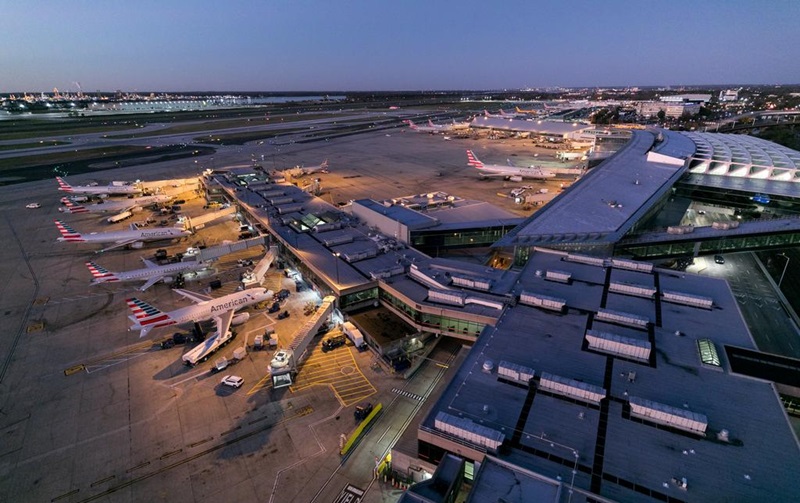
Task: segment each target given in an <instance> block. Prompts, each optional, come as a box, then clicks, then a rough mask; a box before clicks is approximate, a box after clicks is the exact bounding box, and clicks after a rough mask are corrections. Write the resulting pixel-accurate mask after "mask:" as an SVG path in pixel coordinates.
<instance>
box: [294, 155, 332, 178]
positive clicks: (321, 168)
mask: <svg viewBox="0 0 800 503" xmlns="http://www.w3.org/2000/svg"><path fill="white" fill-rule="evenodd" d="M299 168H300V172H301V173H302V174H304V175H310V174H312V173H327V172H328V160H327V159H325V160H324V161H322V164H319V165H317V166H299Z"/></svg>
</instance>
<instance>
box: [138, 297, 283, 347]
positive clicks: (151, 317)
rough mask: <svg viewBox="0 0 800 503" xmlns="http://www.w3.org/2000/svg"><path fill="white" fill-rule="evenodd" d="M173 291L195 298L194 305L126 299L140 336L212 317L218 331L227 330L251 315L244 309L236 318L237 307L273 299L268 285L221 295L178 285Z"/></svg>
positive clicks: (220, 332)
mask: <svg viewBox="0 0 800 503" xmlns="http://www.w3.org/2000/svg"><path fill="white" fill-rule="evenodd" d="M173 291H174V292H176V293H178V294H180V295H183V296H184V297H186V298H187V299H189V300H191V301H193V302H195V305H192V306H186V307H181V308H178V309H175V310H174V311H169V312H162V311H160V310H158V309H157V308H155V307H153V306H151V305H150V304H148V303H147V302H144V301H142V300H139V299H137V298H135V297H133V298H130V299H127V300H126V302H127V303H128V307H129V308H130V310H131V311H132V312H133V314H132V315H131V316H129V317H128V318H129V319H130V320H131V321H132V322H133V326H132V327H131V328H130V329H131V330H140V331H141V333H140V335H139V336H140V337H144V336H146V335H147V334H148V333H149V332H150V331H151V330H153V329H154V328H159V327H167V326H171V325H183V324H187V323H195V322H201V321H206V320H210V319H213V320H214V322H215V323H216V331H217V333H218V334H226V333H227V332H228V329H229V328H230V326H231V324H234V322H236V323H244V322H245V321H247V319H248V318H249V317H250V316H249V314H247V313H242V314H240V315H238V316H237V317H236V319H234V316H233V314H234V312H235V311H236V310H238V309H242V308H244V307H247V306H250V305H253V304H257V303H259V302H262V301H265V300H271V299H272V295H273V294H272V291H271V290H267V289H266V288H261V287H258V288H248V289H247V290H242V291H239V292H234V293H231V294H228V295H224V296H222V297H219V298H216V299H215V298H213V297H209V296H207V295H203V294H199V293H195V292H190V291H188V290H181V289H175V290H173Z"/></svg>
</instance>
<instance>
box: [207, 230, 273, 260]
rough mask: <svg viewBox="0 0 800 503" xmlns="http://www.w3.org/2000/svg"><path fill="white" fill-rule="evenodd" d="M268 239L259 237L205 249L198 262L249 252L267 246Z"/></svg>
mask: <svg viewBox="0 0 800 503" xmlns="http://www.w3.org/2000/svg"><path fill="white" fill-rule="evenodd" d="M266 239H267V236H259V237H255V238H250V239H242V240H240V241H234V242H232V243H227V244H222V245H217V246H212V247H210V248H204V249H202V250H200V253H199V254H198V256H197V260H201V261H206V260H215V259H218V258H220V257H223V256H225V255H228V254H229V253H234V252H239V251H243V250H247V249H248V248H253V247H255V246H266ZM267 267H269V266H267Z"/></svg>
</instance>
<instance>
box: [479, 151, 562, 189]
mask: <svg viewBox="0 0 800 503" xmlns="http://www.w3.org/2000/svg"><path fill="white" fill-rule="evenodd" d="M467 164H469V165H470V166H472V167H473V168H475V169H477V170H478V173H479V175H480V176H481V178H487V177H491V176H502V177H504V178H506V179H508V180H511V181H512V182H521V181H522V179H523V178H531V179H534V180H544V179H547V178H553V177H554V176H556V174H555V173H553V172H552V171H548V170H546V169H542V168H540V167H538V166H532V167H530V168H519V167H517V166H514V165H512V164H511V162H510V161H509V165H508V166H503V165H500V164H484V163H482V162H481V160H480V159H478V157H477V156H476V155H475V154H474V153H473V152H472V150H467Z"/></svg>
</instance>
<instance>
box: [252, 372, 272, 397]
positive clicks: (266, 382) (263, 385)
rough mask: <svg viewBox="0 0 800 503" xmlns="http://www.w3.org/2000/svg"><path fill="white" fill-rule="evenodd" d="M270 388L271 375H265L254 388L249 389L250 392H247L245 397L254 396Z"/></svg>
mask: <svg viewBox="0 0 800 503" xmlns="http://www.w3.org/2000/svg"><path fill="white" fill-rule="evenodd" d="M271 386H272V374H267V375H265V376H264V377H262V378H261V380H260V381H258V382H257V383H256V385H255V386H253V387H252V388H250V391H248V392H247V396H250V395H254V394H256V393H258V392H259V391H261V390H262V389H265V388H269V387H271Z"/></svg>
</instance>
